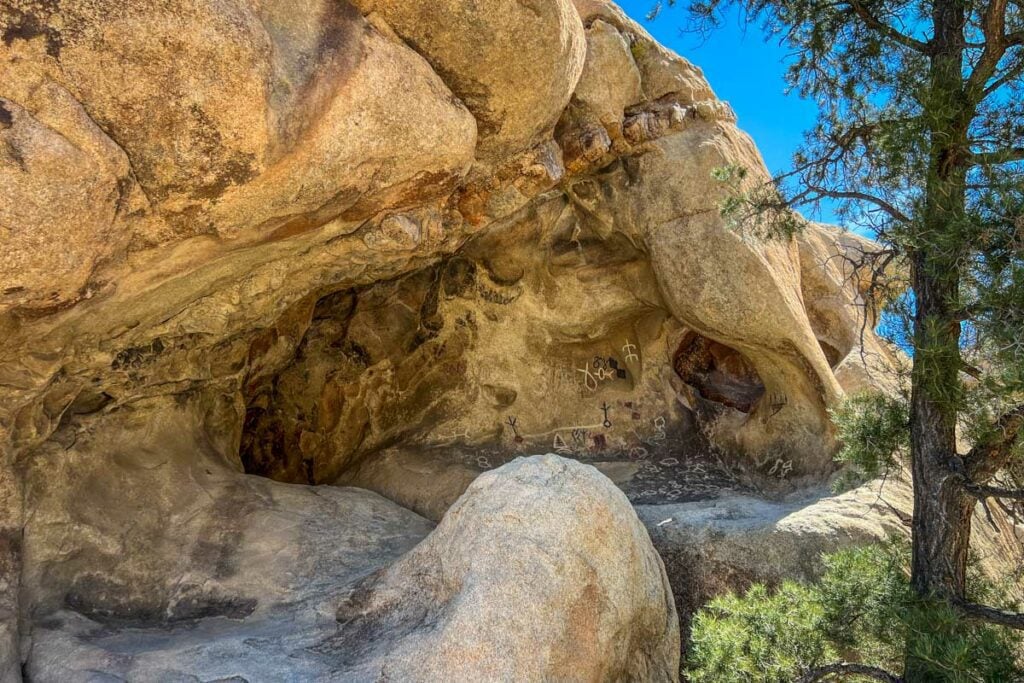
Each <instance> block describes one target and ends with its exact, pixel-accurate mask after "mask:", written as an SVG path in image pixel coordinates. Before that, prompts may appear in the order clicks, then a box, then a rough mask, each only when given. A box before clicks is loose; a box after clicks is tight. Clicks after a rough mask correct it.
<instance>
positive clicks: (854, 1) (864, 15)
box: [849, 0, 932, 55]
mask: <svg viewBox="0 0 1024 683" xmlns="http://www.w3.org/2000/svg"><path fill="white" fill-rule="evenodd" d="M849 4H850V9H851V10H853V13H854V14H856V15H857V16H858V17H860V19H861V21H863V22H864V24H865V25H866V26H867V27H868V28H870V29H871V30H873V31H876V32H877V33H880V34H882V35H883V36H885V37H886V38H889V39H890V40H892V41H894V42H896V43H899V44H900V45H902V46H903V47H908V48H910V49H911V50H914V51H915V52H919V53H921V54H923V55H928V54H931V51H932V48H931V45H929V44H928V43H923V42H921V41H920V40H917V39H916V38H913V37H911V36H908V35H907V34H905V33H901V32H900V31H898V30H897V29H896V28H894V27H893V26H890V25H889V24H886V23H885V22H884V21H882V20H881V19H879V18H878V17H876V16H875V15H874V14H872V13H871V12H870V11H869V10H868V8H867V7H865V6H864V3H863V2H861V1H860V0H850V2H849Z"/></svg>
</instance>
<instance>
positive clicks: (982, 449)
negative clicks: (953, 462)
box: [964, 404, 1024, 486]
mask: <svg viewBox="0 0 1024 683" xmlns="http://www.w3.org/2000/svg"><path fill="white" fill-rule="evenodd" d="M1022 431H1024V404H1021V405H1019V406H1016V407H1015V408H1013V409H1012V410H1010V411H1008V412H1006V413H1005V414H1003V416H1002V417H1000V418H999V419H998V420H996V424H995V434H994V436H993V437H992V438H990V439H988V440H987V441H984V442H983V443H979V444H977V445H975V447H974V448H972V449H971V451H970V452H969V453H968V454H967V455H966V456H964V465H965V469H964V474H965V476H966V477H967V482H968V483H973V482H986V481H988V480H989V479H991V478H992V477H994V476H995V474H996V472H998V471H999V470H1001V469H1003V467H1005V466H1006V464H1007V463H1008V462H1009V460H1010V456H1011V455H1013V448H1014V445H1015V444H1016V442H1017V437H1018V436H1020V434H1021V433H1022ZM966 485H967V484H965V486H966Z"/></svg>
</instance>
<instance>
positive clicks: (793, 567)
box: [637, 475, 1021, 632]
mask: <svg viewBox="0 0 1024 683" xmlns="http://www.w3.org/2000/svg"><path fill="white" fill-rule="evenodd" d="M913 507H914V506H913V494H912V492H911V488H910V482H909V479H908V478H906V475H904V476H903V477H893V478H890V479H889V480H888V481H886V482H880V481H875V482H871V483H869V484H866V485H864V486H862V487H860V488H858V489H855V490H853V491H849V492H847V493H844V494H841V495H830V494H826V493H824V492H822V491H809V492H806V493H804V494H803V495H799V496H797V497H796V498H795V499H794V500H790V501H786V502H776V501H766V500H763V499H758V498H754V497H750V496H736V495H731V496H723V497H721V498H719V499H717V500H715V501H713V502H708V501H705V502H703V503H677V504H668V505H641V506H638V507H637V513H638V514H639V515H640V518H641V519H642V520H643V522H644V525H645V526H646V527H647V529H648V530H649V531H650V533H651V539H652V540H653V541H654V544H655V547H656V548H657V549H658V552H659V553H660V554H661V556H662V558H663V559H664V561H665V566H666V569H667V570H668V573H669V580H670V581H671V583H672V587H673V591H674V595H675V597H676V608H677V610H678V612H679V618H680V621H681V623H682V628H683V631H684V632H686V631H688V630H689V625H690V620H691V618H692V616H693V615H694V614H695V613H696V612H697V610H698V609H700V608H701V607H702V606H703V605H704V604H706V603H707V602H708V601H709V600H710V599H711V598H713V597H715V596H716V595H720V594H722V593H724V592H727V591H745V590H746V589H747V588H749V587H750V585H751V584H752V583H763V584H767V585H769V586H774V585H778V584H779V583H781V582H782V581H783V580H785V579H795V580H798V581H813V580H815V579H816V578H818V577H819V576H820V575H821V574H822V572H823V570H824V567H823V564H822V559H821V558H822V554H823V553H832V552H835V551H837V550H841V549H843V548H849V547H852V546H857V545H864V544H867V543H884V542H886V541H888V540H889V539H893V538H896V539H908V538H909V534H910V524H911V520H912V518H913ZM977 512H978V514H977V516H976V517H975V519H974V524H973V528H972V550H973V552H974V553H975V554H976V558H977V560H978V566H979V569H980V570H981V571H982V572H983V573H984V574H985V575H987V576H988V578H990V579H991V580H993V581H994V582H999V583H1001V584H1003V585H1007V586H1008V587H1009V588H1011V590H1013V592H1014V594H1015V595H1016V597H1018V598H1019V597H1021V590H1020V584H1019V582H1018V583H1017V584H1016V586H1015V587H1014V586H1013V584H1007V583H1006V582H1007V581H1008V580H1011V577H1015V576H1019V572H1020V566H1019V560H1020V557H1021V554H1020V546H1019V541H1017V539H1016V538H1015V537H1016V535H1017V534H1018V533H1019V532H1015V530H1014V528H1013V524H1012V523H1011V522H1010V521H1009V520H1008V519H1007V518H1006V517H1005V516H1003V515H993V517H992V519H993V522H992V524H990V523H989V522H988V521H987V516H986V515H985V512H984V511H983V510H982V509H981V508H980V506H979V509H978V511H977ZM993 525H994V526H993Z"/></svg>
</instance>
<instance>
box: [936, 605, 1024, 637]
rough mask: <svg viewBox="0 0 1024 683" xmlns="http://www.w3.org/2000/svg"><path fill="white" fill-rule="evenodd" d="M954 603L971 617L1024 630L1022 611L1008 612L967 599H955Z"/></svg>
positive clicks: (965, 614) (964, 613)
mask: <svg viewBox="0 0 1024 683" xmlns="http://www.w3.org/2000/svg"><path fill="white" fill-rule="evenodd" d="M952 604H953V606H954V607H956V608H957V609H958V610H959V611H960V612H961V613H962V614H963V615H964V616H966V617H968V618H970V619H974V620H976V621H984V622H987V623H989V624H997V625H999V626H1006V627H1007V628H1013V629H1018V630H1022V631H1024V614H1022V613H1020V612H1007V611H1004V610H1001V609H996V608H995V607H988V606H986V605H977V604H974V603H972V602H967V601H965V600H953V601H952Z"/></svg>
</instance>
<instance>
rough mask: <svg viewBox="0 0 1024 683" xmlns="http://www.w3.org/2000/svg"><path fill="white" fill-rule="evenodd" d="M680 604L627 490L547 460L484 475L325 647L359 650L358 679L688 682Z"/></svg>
mask: <svg viewBox="0 0 1024 683" xmlns="http://www.w3.org/2000/svg"><path fill="white" fill-rule="evenodd" d="M671 596H672V593H671V589H670V588H669V586H668V582H667V581H666V580H665V576H664V569H663V568H662V565H661V560H660V558H659V557H658V555H657V554H656V553H655V552H654V549H653V548H652V547H651V545H650V540H649V538H648V537H647V533H646V531H645V530H644V528H643V527H642V526H641V525H640V524H639V522H638V521H637V519H636V515H635V513H634V512H633V509H632V507H631V506H630V504H629V502H628V501H627V500H626V498H625V496H623V495H622V493H621V492H620V491H619V490H618V489H616V488H615V487H614V485H613V484H612V483H611V482H610V481H608V480H607V479H606V478H604V477H603V476H601V475H600V474H599V473H598V472H597V471H596V470H594V469H593V468H590V467H588V466H585V465H581V464H579V463H575V462H572V461H569V460H565V459H563V458H558V457H556V456H553V455H547V456H538V457H533V458H529V459H523V460H516V461H514V462H512V463H510V464H508V465H505V466H504V467H502V468H500V469H498V470H495V471H493V472H489V473H487V474H484V475H482V476H481V477H480V478H479V479H477V480H476V482H474V483H473V485H472V486H470V487H469V489H468V490H467V491H466V493H465V494H464V495H463V496H462V498H460V499H459V501H458V502H457V503H456V504H455V505H454V506H453V507H452V508H451V509H450V510H449V511H448V513H447V515H446V516H445V518H444V520H442V522H441V524H440V525H439V526H438V527H437V529H435V530H434V532H433V533H432V534H431V535H430V536H429V537H428V538H427V539H426V540H425V541H424V542H423V543H421V544H420V545H419V546H417V547H416V549H415V550H413V551H412V552H410V553H409V554H407V555H406V556H405V557H403V558H402V559H401V560H399V561H398V562H396V563H395V564H394V565H392V566H391V567H389V568H388V569H386V570H384V571H383V572H381V573H380V574H379V575H376V576H373V577H371V578H370V579H368V580H367V581H366V582H364V583H363V584H362V585H361V586H360V587H359V588H357V589H356V590H355V591H354V592H353V594H352V596H351V597H350V598H349V599H348V600H347V601H346V602H345V603H344V604H343V605H342V606H341V607H340V609H339V610H338V620H339V622H341V630H340V633H339V634H338V635H337V636H336V637H335V638H334V639H332V640H331V641H329V642H327V643H324V645H323V647H324V649H326V650H331V651H333V650H337V651H338V652H339V653H352V652H354V653H355V655H354V656H353V657H352V658H353V660H354V661H353V662H352V667H353V670H352V672H351V673H350V674H349V675H350V676H351V678H350V679H349V680H360V681H361V680H379V677H380V676H385V677H387V678H393V679H396V680H403V681H438V680H449V681H451V680H454V681H470V680H491V681H504V680H528V681H541V680H561V681H622V680H635V681H675V680H678V670H679V669H678V667H679V632H678V627H677V620H676V615H675V611H674V608H673V605H672V597H671ZM423 624H430V627H429V628H424V627H423ZM350 656H352V655H350Z"/></svg>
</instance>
